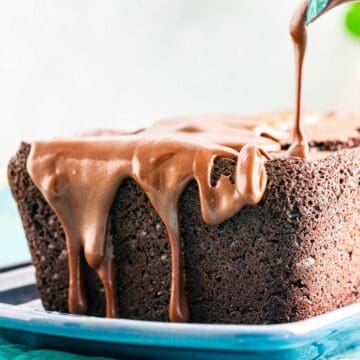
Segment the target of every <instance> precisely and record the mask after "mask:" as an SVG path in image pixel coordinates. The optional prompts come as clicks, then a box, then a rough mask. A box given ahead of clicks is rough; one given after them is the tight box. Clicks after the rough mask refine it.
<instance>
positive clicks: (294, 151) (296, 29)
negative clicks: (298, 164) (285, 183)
mask: <svg viewBox="0 0 360 360" xmlns="http://www.w3.org/2000/svg"><path fill="white" fill-rule="evenodd" d="M352 1H354V0H331V1H330V2H329V4H328V6H327V7H326V9H325V10H324V11H323V12H321V13H320V14H319V15H318V16H316V18H314V19H312V20H311V21H315V20H316V19H318V18H319V17H320V16H322V15H323V14H324V13H326V12H327V11H329V10H331V9H333V8H334V7H336V6H338V5H341V4H343V3H347V2H352ZM356 1H358V0H356ZM309 3H310V0H303V1H302V2H301V3H300V6H299V7H298V9H297V10H296V12H295V14H294V16H293V17H292V19H291V23H290V34H291V37H292V39H293V43H294V48H295V78H296V80H295V125H294V135H293V144H292V146H291V147H290V149H289V151H288V154H289V155H290V156H297V157H300V158H303V159H307V158H308V154H309V145H308V142H307V140H306V138H305V136H304V133H303V129H302V126H301V125H302V124H301V95H302V80H303V67H304V58H305V53H306V47H307V29H306V16H307V11H308V6H309Z"/></svg>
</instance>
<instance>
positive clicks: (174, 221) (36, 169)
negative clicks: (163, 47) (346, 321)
mask: <svg viewBox="0 0 360 360" xmlns="http://www.w3.org/2000/svg"><path fill="white" fill-rule="evenodd" d="M307 5H308V2H307V1H306V2H304V3H303V4H302V6H301V7H300V10H299V11H298V12H297V14H296V15H295V16H294V19H293V22H292V26H291V34H292V36H293V39H294V43H295V48H296V59H297V90H296V96H297V101H296V112H295V114H296V116H295V126H294V141H293V145H292V146H291V147H290V150H289V152H288V153H289V155H292V156H298V157H302V158H306V157H307V154H308V145H307V142H306V140H305V137H304V135H303V131H302V129H301V116H300V106H301V79H302V64H303V58H304V53H305V47H306V29H305V14H306V9H307ZM264 124H265V125H264ZM280 150H281V142H280V137H279V136H278V133H277V131H276V126H274V127H270V126H266V122H264V121H258V120H256V119H244V118H239V117H237V116H228V115H218V116H215V115H212V116H202V117H201V116H199V117H187V118H178V119H172V120H164V121H160V122H158V123H156V124H155V125H154V126H153V127H151V128H149V129H144V130H141V131H138V132H136V133H132V134H130V133H120V132H116V133H108V132H103V133H101V132H100V133H93V134H87V136H82V137H78V138H71V139H66V140H53V141H40V142H34V143H33V144H32V146H31V152H30V155H29V158H28V161H27V169H28V172H29V174H30V176H31V178H32V180H33V181H34V183H35V184H36V186H37V187H38V188H39V190H40V191H41V192H42V194H43V195H44V197H45V199H46V200H47V202H48V203H49V205H50V206H51V207H52V209H53V210H54V211H55V213H56V214H57V216H58V218H59V220H60V222H61V224H62V226H63V228H64V231H65V235H66V244H67V254H68V261H69V302H68V308H69V311H70V312H71V313H76V314H84V313H86V311H87V300H86V297H85V293H84V288H85V286H84V280H83V276H82V273H81V259H82V256H83V255H84V257H85V260H86V262H87V263H88V264H89V266H90V267H91V268H92V269H94V270H95V271H96V273H97V274H98V276H99V278H100V280H101V282H102V284H103V286H104V290H105V300H106V315H107V317H118V316H119V314H120V315H121V309H117V299H116V283H115V268H114V259H113V244H112V242H111V239H109V238H107V235H106V234H107V226H108V222H107V221H108V215H109V212H110V208H111V205H112V203H113V200H114V197H115V194H116V192H117V190H118V188H119V186H120V184H121V182H122V181H123V180H124V179H126V178H132V179H134V180H135V181H136V182H137V183H138V184H139V185H140V186H141V188H142V189H143V191H144V192H145V193H146V195H147V197H148V198H149V200H150V202H151V204H152V206H153V207H154V209H155V210H156V211H157V213H158V214H159V216H160V218H161V219H162V221H163V223H164V225H165V227H166V230H167V234H168V239H169V243H170V250H171V267H172V272H171V292H170V304H169V311H168V313H169V319H170V321H173V322H186V321H187V320H188V319H189V308H188V301H187V294H186V290H185V274H184V271H183V266H182V255H181V237H180V230H179V220H178V203H179V200H180V197H181V194H182V192H183V190H184V189H185V187H186V186H187V185H188V183H189V182H190V181H191V180H193V179H194V180H195V181H196V182H197V184H198V187H199V194H200V204H201V214H202V218H203V220H204V222H206V223H208V224H214V225H215V224H219V223H221V222H223V221H225V220H227V219H229V218H231V217H232V216H234V215H235V214H236V213H237V212H239V211H240V209H241V208H242V207H244V206H245V205H255V204H257V203H259V201H260V200H261V199H262V196H263V194H264V191H265V188H266V183H267V174H266V171H265V166H264V163H265V161H266V160H269V159H270V158H271V155H270V154H271V153H272V152H279V151H280ZM218 157H225V158H231V159H234V160H236V164H237V165H236V172H235V179H234V182H231V181H230V179H229V178H228V177H225V176H222V177H221V178H220V179H219V181H218V183H217V185H216V186H212V184H211V173H212V168H213V164H214V160H215V159H216V158H218Z"/></svg>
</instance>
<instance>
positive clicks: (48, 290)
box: [9, 144, 360, 324]
mask: <svg viewBox="0 0 360 360" xmlns="http://www.w3.org/2000/svg"><path fill="white" fill-rule="evenodd" d="M29 149H30V147H29V145H26V144H23V145H22V146H21V148H20V150H19V152H18V154H17V155H16V156H15V157H14V158H13V159H12V161H11V162H10V164H9V180H10V184H11V188H12V191H13V194H14V197H15V199H16V201H17V203H18V206H19V210H20V214H21V217H22V221H23V224H24V228H25V231H26V235H27V238H28V241H29V245H30V249H31V253H32V258H33V263H34V265H35V267H36V276H37V285H38V289H39V292H40V295H41V298H42V300H43V303H44V306H45V308H46V309H48V310H57V311H63V312H66V311H67V296H68V272H67V271H68V270H67V253H66V249H65V239H64V234H63V230H62V228H61V225H60V223H59V221H58V220H57V218H56V216H55V215H54V214H53V212H52V210H51V209H50V208H49V206H48V205H47V203H46V201H45V200H44V199H43V197H42V195H41V193H40V192H39V191H38V190H37V188H36V187H35V186H34V184H33V183H32V181H31V179H30V178H29V176H28V174H27V172H26V158H27V156H28V152H29ZM359 154H360V150H359V149H358V148H356V149H354V150H345V151H342V152H337V153H335V154H334V155H333V156H331V157H329V158H327V159H326V160H324V161H322V162H309V163H306V162H303V161H301V160H297V159H278V160H272V161H270V162H268V163H267V173H268V177H269V181H268V187H267V191H266V193H265V195H264V198H263V200H262V201H261V203H260V204H259V205H257V206H254V207H245V208H244V209H242V210H241V211H240V212H239V214H238V215H236V216H235V217H233V218H232V219H230V220H228V221H226V222H224V223H223V224H221V225H219V226H209V225H206V224H205V223H204V222H203V221H202V219H201V216H200V210H199V200H198V190H197V186H196V184H195V183H191V184H190V185H189V186H188V187H187V189H186V191H185V192H184V194H183V196H182V199H181V202H180V208H179V214H180V223H181V232H182V238H183V248H184V251H183V254H184V262H185V273H186V276H187V292H188V295H189V303H190V310H191V321H194V322H209V323H216V322H217V323H219V322H225V323H252V324H258V323H277V322H286V321H292V320H299V319H304V318H307V317H310V316H312V315H316V314H320V313H322V312H324V311H329V310H333V309H335V308H337V307H338V306H342V305H346V304H350V303H352V302H355V301H356V300H357V299H358V290H359V286H360V284H359V277H358V276H357V275H356V274H357V273H359V271H358V268H359V267H360V259H359V256H360V255H359V253H360V250H359V246H358V245H357V243H359V240H360V239H359V231H358V229H359V222H358V219H359V215H360V214H359V212H360V204H359V168H360V166H359V165H360V164H359V158H360V155H359ZM233 170H234V163H233V161H231V160H219V161H217V166H216V169H215V170H214V171H215V173H214V174H213V175H214V179H213V180H214V181H215V180H216V179H217V178H218V177H219V174H220V173H224V174H228V175H229V174H231V173H233ZM296 194H303V195H302V196H301V197H300V196H297V195H296ZM349 199H352V201H349ZM108 236H111V237H112V241H113V244H114V254H115V264H116V269H117V282H118V288H117V290H118V298H119V309H120V316H121V317H125V318H134V319H143V320H162V321H165V320H167V318H168V315H167V307H168V301H169V300H168V299H169V287H170V286H169V284H170V274H171V271H170V252H169V246H168V241H167V237H166V234H165V229H164V226H163V224H162V222H161V220H160V218H159V217H158V215H157V214H156V212H155V211H154V210H153V208H152V207H151V205H150V203H149V201H148V199H147V198H146V196H145V194H144V193H143V191H142V190H141V189H140V188H139V187H138V186H137V185H136V183H135V182H134V181H132V180H126V181H125V182H124V183H123V184H122V186H121V187H120V189H119V191H118V194H117V196H116V199H115V202H114V205H113V208H112V210H111V214H110V218H109V234H108ZM82 269H83V271H84V272H85V274H86V284H87V286H88V289H87V295H88V299H89V305H90V307H89V314H92V315H97V316H103V315H104V296H103V289H102V287H101V284H100V282H99V280H98V279H97V277H96V275H95V274H94V272H93V271H92V270H90V269H89V268H88V267H87V266H86V265H85V262H84V261H83V267H82Z"/></svg>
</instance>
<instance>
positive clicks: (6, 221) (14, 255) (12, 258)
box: [0, 187, 30, 266]
mask: <svg viewBox="0 0 360 360" xmlns="http://www.w3.org/2000/svg"><path fill="white" fill-rule="evenodd" d="M0 249H1V251H0V266H4V265H8V264H13V263H17V262H23V261H26V260H29V259H30V253H29V250H28V247H27V243H26V240H25V235H24V231H23V227H22V224H21V221H20V216H19V213H18V211H17V207H16V204H15V201H14V200H13V198H12V195H11V193H10V189H9V188H8V187H0Z"/></svg>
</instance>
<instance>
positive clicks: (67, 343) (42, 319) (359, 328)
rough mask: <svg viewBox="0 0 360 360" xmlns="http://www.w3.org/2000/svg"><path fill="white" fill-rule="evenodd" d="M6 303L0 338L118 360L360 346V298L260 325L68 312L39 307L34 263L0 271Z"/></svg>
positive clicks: (321, 351) (300, 354)
mask: <svg viewBox="0 0 360 360" xmlns="http://www.w3.org/2000/svg"><path fill="white" fill-rule="evenodd" d="M0 301H1V302H2V303H1V304H0V336H1V337H3V338H5V339H6V340H9V341H11V342H16V343H21V344H26V345H30V346H35V347H40V348H54V349H59V350H66V351H69V350H70V351H75V352H80V353H85V354H92V355H103V356H104V355H107V356H111V357H117V358H119V357H122V358H123V357H125V358H130V357H132V358H153V359H184V357H185V356H191V357H192V358H193V359H215V358H221V359H265V358H266V359H306V360H309V359H326V358H333V357H334V356H336V355H338V354H342V353H344V352H346V351H350V350H352V351H353V350H355V349H356V347H357V346H358V344H360V304H355V305H352V306H348V307H345V308H343V309H340V310H337V311H334V312H331V313H328V314H325V315H321V316H318V317H315V318H313V319H310V320H306V321H301V322H296V323H290V324H281V325H257V326H251V325H201V324H169V323H159V322H147V321H134V320H122V319H119V320H110V319H102V318H94V317H87V316H74V315H65V314H59V313H49V312H45V311H43V310H42V309H41V305H40V301H39V300H38V298H37V293H36V290H35V286H34V270H33V268H32V266H31V265H22V266H20V267H16V268H12V269H6V270H5V271H3V272H1V273H0ZM5 302H6V303H5ZM11 304H16V305H11Z"/></svg>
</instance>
